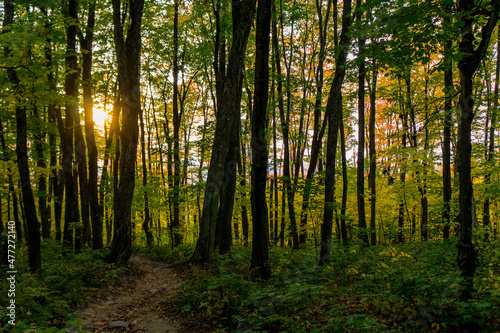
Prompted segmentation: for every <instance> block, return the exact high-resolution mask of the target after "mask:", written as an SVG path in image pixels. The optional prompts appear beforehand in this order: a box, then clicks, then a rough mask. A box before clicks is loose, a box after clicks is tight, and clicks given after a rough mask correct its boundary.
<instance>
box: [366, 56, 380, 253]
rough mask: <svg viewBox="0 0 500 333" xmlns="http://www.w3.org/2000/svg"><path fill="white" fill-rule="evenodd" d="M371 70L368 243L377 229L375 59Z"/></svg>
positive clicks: (376, 73)
mask: <svg viewBox="0 0 500 333" xmlns="http://www.w3.org/2000/svg"><path fill="white" fill-rule="evenodd" d="M373 66H374V69H373V72H372V84H371V87H370V120H369V125H368V131H369V133H370V134H369V136H370V143H369V150H370V174H369V176H368V187H369V189H370V245H371V246H375V245H376V244H377V231H376V224H375V221H376V213H377V196H376V195H377V187H376V181H377V152H376V150H375V149H376V148H375V120H376V119H375V116H376V111H377V109H376V106H377V103H376V97H377V95H376V93H377V76H378V70H377V69H376V67H375V66H376V61H375V59H373Z"/></svg>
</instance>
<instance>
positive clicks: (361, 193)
mask: <svg viewBox="0 0 500 333" xmlns="http://www.w3.org/2000/svg"><path fill="white" fill-rule="evenodd" d="M360 6H361V0H357V1H356V7H358V9H359V7H360ZM361 14H362V13H361V11H358V14H357V15H356V19H357V20H358V21H360V22H359V23H361ZM358 48H359V51H358V52H359V53H358V62H359V68H358V163H357V178H356V190H357V202H358V227H359V237H360V239H361V242H362V243H363V244H364V245H366V246H367V245H369V242H368V232H367V230H366V212H365V77H366V73H365V71H366V65H365V57H364V52H365V37H364V36H361V37H359V38H358Z"/></svg>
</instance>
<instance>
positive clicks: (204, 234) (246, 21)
mask: <svg viewBox="0 0 500 333" xmlns="http://www.w3.org/2000/svg"><path fill="white" fill-rule="evenodd" d="M255 3H256V1H255V0H239V1H233V3H232V11H233V12H232V15H233V23H234V24H235V26H234V28H233V32H234V36H233V44H232V48H231V52H230V54H229V60H228V66H227V76H226V83H225V85H224V92H223V98H222V100H223V101H224V102H223V104H222V106H221V109H220V110H219V111H218V113H219V114H218V116H217V124H216V127H215V134H214V143H213V147H212V157H211V159H210V167H209V169H208V175H207V183H206V186H205V199H204V202H203V212H202V216H201V219H200V234H199V237H198V241H197V242H196V248H195V251H194V253H193V255H192V257H191V260H190V261H191V263H193V264H206V263H209V262H210V261H211V260H212V256H213V253H214V243H215V241H214V240H215V226H216V219H217V213H218V208H219V207H218V206H219V199H220V193H221V189H222V186H224V169H225V167H226V163H227V162H231V161H227V160H226V157H227V153H228V150H229V136H230V134H231V133H232V131H231V130H232V126H235V124H234V118H235V117H234V114H235V113H236V112H237V110H238V109H239V104H240V99H239V97H240V95H241V93H240V91H241V83H242V81H241V76H242V75H243V74H242V70H243V67H244V59H245V50H246V44H247V41H248V36H249V34H250V27H251V24H252V21H253V15H254V12H255Z"/></svg>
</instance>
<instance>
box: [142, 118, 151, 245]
mask: <svg viewBox="0 0 500 333" xmlns="http://www.w3.org/2000/svg"><path fill="white" fill-rule="evenodd" d="M139 117H140V124H141V157H142V186H143V187H144V189H143V191H144V221H143V222H142V230H144V234H145V235H146V244H147V246H148V247H149V248H151V247H152V246H153V242H154V238H153V233H152V232H151V230H150V223H151V214H150V213H149V196H148V190H147V186H148V166H147V164H146V163H147V161H146V139H145V134H144V117H143V112H142V110H141V112H140V114H139Z"/></svg>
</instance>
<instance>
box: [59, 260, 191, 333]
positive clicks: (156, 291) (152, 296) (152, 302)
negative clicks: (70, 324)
mask: <svg viewBox="0 0 500 333" xmlns="http://www.w3.org/2000/svg"><path fill="white" fill-rule="evenodd" d="M130 262H131V265H130V266H131V269H129V270H127V273H125V274H124V275H122V276H121V277H120V278H118V279H117V280H115V281H114V282H113V283H112V285H110V287H109V288H108V289H106V290H104V291H103V292H102V293H100V294H99V295H98V296H96V297H93V298H91V299H89V300H88V301H87V302H86V303H85V304H83V305H82V306H81V307H80V308H79V309H78V310H77V311H76V313H75V318H77V320H76V321H75V322H79V321H80V319H81V320H83V321H82V323H81V328H79V329H78V328H68V330H67V332H74V333H76V332H81V331H82V330H84V331H87V332H148V333H164V332H168V333H177V332H179V333H180V332H185V330H181V329H180V326H181V325H180V323H179V322H176V318H175V317H174V316H173V315H172V314H171V313H169V312H167V311H165V310H164V308H165V307H164V306H162V302H163V301H164V300H165V299H166V298H167V297H169V296H172V295H173V293H174V291H175V289H176V288H177V287H178V286H179V285H180V284H181V282H182V281H181V279H180V274H179V272H178V270H176V269H175V268H172V267H170V266H169V265H168V264H166V263H162V262H158V261H154V260H151V259H149V258H147V257H145V256H142V255H138V254H133V255H132V257H131V258H130ZM115 321H123V322H125V323H126V324H127V325H128V327H126V328H115V329H110V328H109V325H110V324H111V323H112V322H115Z"/></svg>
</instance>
